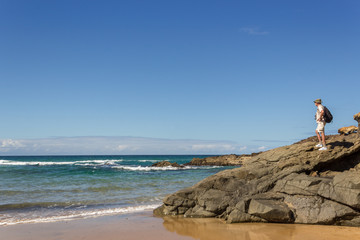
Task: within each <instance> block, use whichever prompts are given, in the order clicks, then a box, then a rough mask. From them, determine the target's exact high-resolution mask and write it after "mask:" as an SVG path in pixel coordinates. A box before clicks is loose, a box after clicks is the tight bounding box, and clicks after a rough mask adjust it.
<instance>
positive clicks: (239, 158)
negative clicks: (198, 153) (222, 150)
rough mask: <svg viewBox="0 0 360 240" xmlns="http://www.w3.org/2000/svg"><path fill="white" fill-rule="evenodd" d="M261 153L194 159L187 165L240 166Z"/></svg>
mask: <svg viewBox="0 0 360 240" xmlns="http://www.w3.org/2000/svg"><path fill="white" fill-rule="evenodd" d="M257 154H259V153H253V154H250V155H248V154H243V155H236V154H230V155H223V156H214V157H206V158H194V159H193V160H192V161H191V162H189V163H186V164H185V165H187V166H239V165H242V162H243V161H245V160H247V159H250V158H251V157H253V156H256V155H257Z"/></svg>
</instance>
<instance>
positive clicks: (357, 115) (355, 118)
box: [354, 112, 360, 135]
mask: <svg viewBox="0 0 360 240" xmlns="http://www.w3.org/2000/svg"><path fill="white" fill-rule="evenodd" d="M354 120H355V121H357V122H358V134H359V135H360V112H359V113H357V114H355V115H354Z"/></svg>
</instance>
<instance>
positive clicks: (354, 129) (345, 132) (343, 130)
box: [338, 126, 358, 135]
mask: <svg viewBox="0 0 360 240" xmlns="http://www.w3.org/2000/svg"><path fill="white" fill-rule="evenodd" d="M357 131H358V128H357V127H355V126H350V127H342V128H339V130H338V133H340V134H342V135H348V134H351V133H354V132H357Z"/></svg>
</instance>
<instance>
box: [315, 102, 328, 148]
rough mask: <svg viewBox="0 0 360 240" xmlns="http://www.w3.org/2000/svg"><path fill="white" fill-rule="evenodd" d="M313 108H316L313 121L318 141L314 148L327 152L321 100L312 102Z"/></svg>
mask: <svg viewBox="0 0 360 240" xmlns="http://www.w3.org/2000/svg"><path fill="white" fill-rule="evenodd" d="M314 103H315V106H316V107H317V111H316V115H315V119H316V123H317V128H316V130H315V132H316V135H317V137H318V139H319V144H317V145H316V146H315V147H318V148H320V149H319V150H320V151H323V150H327V147H326V143H325V124H326V123H325V120H324V114H325V111H324V106H323V105H322V104H321V99H316V100H315V101H314Z"/></svg>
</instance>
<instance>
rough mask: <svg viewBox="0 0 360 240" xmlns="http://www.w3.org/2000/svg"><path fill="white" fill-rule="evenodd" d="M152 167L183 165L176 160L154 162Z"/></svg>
mask: <svg viewBox="0 0 360 240" xmlns="http://www.w3.org/2000/svg"><path fill="white" fill-rule="evenodd" d="M151 166H152V167H183V166H181V165H179V164H178V163H176V162H174V163H171V162H169V161H161V162H157V163H154V164H153V165H151Z"/></svg>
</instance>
